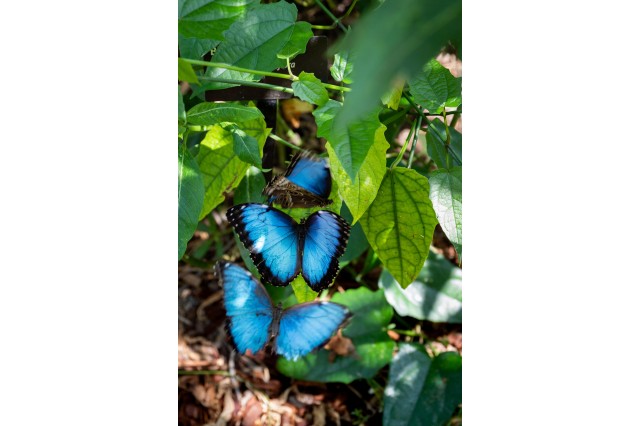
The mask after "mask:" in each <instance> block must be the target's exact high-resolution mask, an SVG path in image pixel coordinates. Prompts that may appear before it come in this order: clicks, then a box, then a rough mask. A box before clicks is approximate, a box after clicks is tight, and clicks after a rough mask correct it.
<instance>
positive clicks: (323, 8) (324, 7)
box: [315, 0, 348, 33]
mask: <svg viewBox="0 0 640 426" xmlns="http://www.w3.org/2000/svg"><path fill="white" fill-rule="evenodd" d="M315 2H316V4H317V5H318V6H319V7H320V9H322V10H323V11H324V13H326V14H327V16H329V18H331V19H333V23H334V24H335V25H337V26H339V27H340V29H341V30H342V31H344V32H345V33H346V32H347V31H348V30H347V27H345V26H344V25H342V22H340V20H339V19H338V18H336V16H335V15H334V14H333V13H331V11H330V10H329V8H328V7H327V6H325V5H324V4H322V1H321V0H315Z"/></svg>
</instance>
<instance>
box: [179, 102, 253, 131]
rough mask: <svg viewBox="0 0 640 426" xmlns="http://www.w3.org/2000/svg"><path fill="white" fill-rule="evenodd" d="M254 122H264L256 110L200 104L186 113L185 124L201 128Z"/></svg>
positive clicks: (224, 104)
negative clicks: (226, 123)
mask: <svg viewBox="0 0 640 426" xmlns="http://www.w3.org/2000/svg"><path fill="white" fill-rule="evenodd" d="M255 120H258V121H259V120H262V121H264V116H263V115H262V113H261V112H260V110H259V109H258V108H255V107H248V106H243V105H238V104H233V103H223V104H221V103H215V102H202V103H199V104H198V105H196V106H194V107H193V108H191V109H190V110H189V111H187V122H189V123H191V124H197V125H201V126H209V125H213V124H219V123H224V122H230V123H239V122H247V121H255Z"/></svg>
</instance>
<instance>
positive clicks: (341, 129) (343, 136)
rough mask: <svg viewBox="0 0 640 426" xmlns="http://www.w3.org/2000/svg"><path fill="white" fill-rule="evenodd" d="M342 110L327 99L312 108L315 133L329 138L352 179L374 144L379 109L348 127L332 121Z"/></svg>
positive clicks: (378, 121)
mask: <svg viewBox="0 0 640 426" xmlns="http://www.w3.org/2000/svg"><path fill="white" fill-rule="evenodd" d="M342 110H344V107H343V106H342V104H340V102H338V101H334V100H329V101H328V102H327V103H326V104H325V105H324V106H323V107H321V108H318V109H316V110H315V111H314V112H313V116H314V117H315V118H316V123H317V124H318V131H317V134H318V136H321V137H323V138H325V139H326V140H327V141H329V143H330V144H331V146H332V148H333V150H334V152H335V154H336V156H337V158H338V160H339V161H340V163H341V164H342V168H343V169H344V171H345V172H346V173H347V175H348V176H349V178H350V179H351V180H352V181H354V182H355V179H356V176H357V174H358V171H359V170H360V167H362V164H363V163H364V160H365V158H366V156H367V154H368V153H369V149H370V148H371V146H372V145H373V144H374V140H375V135H376V131H377V130H378V128H379V127H380V125H381V123H380V120H379V119H378V112H379V109H376V110H374V111H372V112H371V113H369V114H368V115H367V116H366V117H364V118H363V119H360V120H356V121H354V122H353V123H351V124H350V125H348V126H347V125H344V124H343V123H341V122H339V121H338V120H335V118H336V116H337V115H338V114H339V113H340V112H341V111H342Z"/></svg>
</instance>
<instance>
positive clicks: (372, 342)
mask: <svg viewBox="0 0 640 426" xmlns="http://www.w3.org/2000/svg"><path fill="white" fill-rule="evenodd" d="M331 301H332V302H335V303H340V304H342V305H344V306H346V307H347V308H349V311H350V312H351V313H352V314H353V317H352V318H351V321H350V322H349V325H348V326H347V327H346V328H345V329H344V330H343V333H342V335H343V336H344V337H347V338H349V339H351V342H352V343H353V345H354V347H355V352H354V353H352V354H350V355H344V356H342V355H335V354H332V353H331V352H329V351H327V350H326V349H320V350H318V351H317V352H313V353H311V354H309V355H307V356H305V357H302V358H299V359H298V360H296V361H288V360H286V359H284V358H279V359H278V362H277V365H276V366H277V368H278V370H279V371H280V372H281V373H283V374H285V375H286V376H289V377H292V378H295V379H300V380H306V381H312V382H342V383H350V382H352V381H354V380H356V379H361V378H371V377H373V376H375V375H376V373H377V372H378V370H380V369H381V368H382V367H384V366H385V365H387V364H388V363H389V361H390V360H391V357H392V355H393V348H394V347H395V343H394V342H393V340H391V338H390V337H389V336H388V335H387V333H386V332H385V329H386V327H387V326H388V324H389V321H391V317H392V316H393V309H392V308H391V306H389V304H388V303H387V302H386V300H385V298H384V294H383V293H382V291H381V290H378V291H376V292H372V291H371V290H369V289H368V288H365V287H360V288H358V289H356V290H347V291H346V292H344V293H338V294H335V295H334V296H333V298H332V299H331ZM334 356H335V359H332V358H334Z"/></svg>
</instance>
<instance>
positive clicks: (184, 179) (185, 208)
mask: <svg viewBox="0 0 640 426" xmlns="http://www.w3.org/2000/svg"><path fill="white" fill-rule="evenodd" d="M203 199H204V187H203V185H202V178H201V176H200V171H199V170H198V164H197V163H196V161H195V160H194V159H193V157H192V156H191V154H190V153H189V150H188V149H187V147H186V145H185V144H183V143H181V144H179V145H178V260H180V258H182V255H183V254H184V252H185V250H186V249H187V243H188V242H189V240H190V239H191V237H192V236H193V233H194V232H195V230H196V227H197V226H198V213H200V209H202V202H203Z"/></svg>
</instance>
